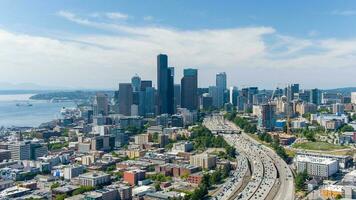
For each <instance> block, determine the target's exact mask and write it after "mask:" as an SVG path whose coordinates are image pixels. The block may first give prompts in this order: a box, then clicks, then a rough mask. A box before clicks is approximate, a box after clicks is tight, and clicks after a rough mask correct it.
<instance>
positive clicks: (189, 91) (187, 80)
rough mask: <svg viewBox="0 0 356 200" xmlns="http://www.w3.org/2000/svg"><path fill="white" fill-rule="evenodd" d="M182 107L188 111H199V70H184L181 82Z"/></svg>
mask: <svg viewBox="0 0 356 200" xmlns="http://www.w3.org/2000/svg"><path fill="white" fill-rule="evenodd" d="M181 86H182V89H181V102H182V103H181V107H182V108H187V109H188V110H197V109H198V70H197V69H184V76H183V78H182V80H181Z"/></svg>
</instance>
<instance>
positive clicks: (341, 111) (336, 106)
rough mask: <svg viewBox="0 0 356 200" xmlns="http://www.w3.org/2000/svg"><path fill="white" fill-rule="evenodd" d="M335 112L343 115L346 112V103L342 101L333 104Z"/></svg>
mask: <svg viewBox="0 0 356 200" xmlns="http://www.w3.org/2000/svg"><path fill="white" fill-rule="evenodd" d="M333 113H334V114H336V115H342V114H344V113H345V105H344V104H342V103H335V104H333Z"/></svg>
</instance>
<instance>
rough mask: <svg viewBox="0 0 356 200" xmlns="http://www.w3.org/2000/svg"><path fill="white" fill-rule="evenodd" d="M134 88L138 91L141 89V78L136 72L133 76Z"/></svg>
mask: <svg viewBox="0 0 356 200" xmlns="http://www.w3.org/2000/svg"><path fill="white" fill-rule="evenodd" d="M131 85H132V90H133V91H134V92H138V91H140V89H141V78H140V77H139V76H138V75H137V74H136V75H135V76H133V77H132V78H131Z"/></svg>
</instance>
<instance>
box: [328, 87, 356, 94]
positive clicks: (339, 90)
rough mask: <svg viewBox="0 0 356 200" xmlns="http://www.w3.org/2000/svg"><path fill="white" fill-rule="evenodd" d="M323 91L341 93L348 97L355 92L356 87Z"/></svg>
mask: <svg viewBox="0 0 356 200" xmlns="http://www.w3.org/2000/svg"><path fill="white" fill-rule="evenodd" d="M323 91H326V92H335V93H341V94H343V95H350V93H351V92H356V87H345V88H335V89H327V90H323Z"/></svg>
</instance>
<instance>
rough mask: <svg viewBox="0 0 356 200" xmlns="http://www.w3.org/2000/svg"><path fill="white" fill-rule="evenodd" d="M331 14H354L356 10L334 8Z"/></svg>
mask: <svg viewBox="0 0 356 200" xmlns="http://www.w3.org/2000/svg"><path fill="white" fill-rule="evenodd" d="M331 14H333V15H341V16H353V15H356V10H334V11H332V12H331Z"/></svg>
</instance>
